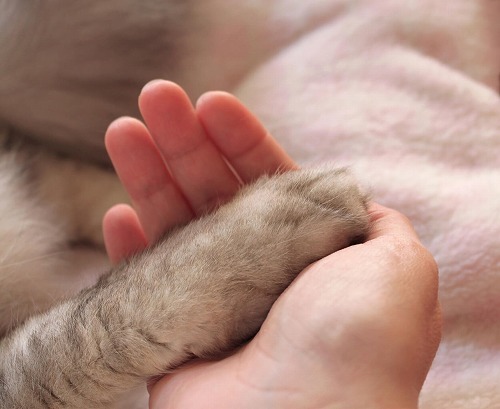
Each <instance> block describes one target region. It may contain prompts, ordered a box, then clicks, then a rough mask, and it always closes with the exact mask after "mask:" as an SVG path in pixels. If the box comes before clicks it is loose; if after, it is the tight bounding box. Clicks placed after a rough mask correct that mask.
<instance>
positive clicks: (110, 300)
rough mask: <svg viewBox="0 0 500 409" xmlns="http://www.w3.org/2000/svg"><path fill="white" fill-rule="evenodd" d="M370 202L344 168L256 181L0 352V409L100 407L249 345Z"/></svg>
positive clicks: (351, 237)
mask: <svg viewBox="0 0 500 409" xmlns="http://www.w3.org/2000/svg"><path fill="white" fill-rule="evenodd" d="M367 230H368V215H367V210H366V197H365V196H364V195H363V194H362V193H361V192H360V191H359V189H358V187H357V186H356V183H355V181H354V180H353V178H352V177H351V176H350V175H349V173H348V172H346V171H345V170H338V169H331V168H320V169H316V170H301V171H293V172H288V173H286V174H283V175H279V176H275V177H272V178H262V179H259V180H258V181H257V182H256V183H255V184H253V185H251V186H249V187H247V188H244V189H242V191H241V193H240V194H238V195H237V196H236V198H235V199H234V200H233V201H232V202H230V203H229V204H227V205H224V206H222V207H221V208H220V209H219V210H217V211H216V212H214V213H213V214H211V215H208V216H206V217H204V218H201V219H199V220H197V221H194V222H193V223H191V224H189V225H188V226H186V227H184V228H180V229H177V230H175V231H173V232H171V233H170V234H169V235H168V236H167V237H166V238H165V239H164V240H163V241H162V242H161V243H160V244H158V245H157V246H155V247H153V248H151V249H149V250H148V251H146V252H145V253H144V254H142V255H140V256H137V257H136V258H134V259H132V260H131V261H130V262H128V263H126V264H122V265H121V266H119V267H117V268H116V269H114V270H113V271H111V272H110V273H109V274H108V275H106V276H105V277H103V278H102V279H101V280H100V281H99V282H98V284H97V285H96V286H94V287H93V288H91V289H89V290H86V291H84V292H82V293H81V294H79V295H78V296H77V297H76V298H74V299H72V300H70V301H67V302H66V303H64V304H62V305H60V306H59V307H56V308H54V309H52V310H51V311H49V312H48V313H46V314H44V315H42V316H39V317H35V318H33V319H31V320H30V321H29V322H28V323H27V324H26V325H25V326H23V327H22V328H20V329H19V330H18V331H16V332H14V333H13V334H12V335H11V336H10V337H9V338H7V339H5V340H4V341H3V342H2V344H1V346H0V348H1V349H0V359H1V361H0V379H1V380H2V382H0V408H2V409H7V408H20V409H24V408H26V409H27V408H30V409H37V408H73V409H79V408H88V407H92V408H102V407H105V406H106V404H107V403H108V402H111V401H112V400H114V399H115V398H116V396H118V394H119V393H121V392H123V391H124V390H127V389H130V388H132V387H134V386H136V385H138V384H140V383H142V382H144V381H145V380H147V379H148V378H151V377H153V376H157V375H160V374H163V373H166V372H168V371H171V370H173V369H174V368H175V367H177V366H178V365H179V364H181V363H182V362H184V361H186V360H188V359H190V358H192V357H202V358H213V357H217V356H220V355H221V353H224V352H227V351H228V350H230V349H231V348H233V347H234V346H236V345H238V344H240V343H241V342H243V341H245V340H248V339H249V338H250V337H252V336H253V335H254V334H255V333H256V331H257V330H258V328H259V327H260V325H261V324H262V322H263V320H264V319H265V316H266V314H267V313H268V311H269V309H270V308H271V306H272V304H273V302H274V301H275V300H276V298H277V297H278V296H279V294H281V292H282V291H283V290H284V289H285V288H286V287H287V286H288V285H289V284H290V282H291V281H292V280H293V279H294V278H295V276H296V275H297V274H298V273H299V272H300V271H301V270H302V269H303V268H304V267H306V266H307V265H308V264H309V263H311V262H313V261H315V260H317V259H319V258H321V257H324V256H326V255H328V254H330V253H331V252H333V251H336V250H338V249H340V248H343V247H346V246H348V245H349V244H351V243H353V242H355V241H358V240H360V239H361V238H362V237H363V236H364V235H365V234H366V232H367Z"/></svg>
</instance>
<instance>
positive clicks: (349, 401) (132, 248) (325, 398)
mask: <svg viewBox="0 0 500 409" xmlns="http://www.w3.org/2000/svg"><path fill="white" fill-rule="evenodd" d="M140 107H141V111H142V114H143V116H144V118H145V120H146V124H147V125H148V128H149V131H148V129H147V128H146V127H145V126H144V125H142V124H141V123H140V122H138V121H136V120H133V119H130V118H122V119H119V120H117V121H116V122H114V123H113V124H112V125H111V126H110V128H109V130H108V133H107V137H106V143H107V147H108V150H109V152H110V155H111V157H112V159H113V162H114V163H115V166H116V168H117V171H118V173H119V175H120V177H121V179H122V181H123V183H124V185H125V187H126V188H127V190H128V191H129V193H130V195H131V197H132V200H133V203H134V205H135V206H136V209H137V210H136V211H135V210H132V208H130V207H125V206H123V205H121V206H118V207H115V208H113V209H111V210H110V212H109V213H108V214H107V216H106V218H105V221H104V231H105V237H106V243H107V248H108V252H109V254H110V257H111V259H112V260H113V261H114V262H117V261H119V260H120V259H123V258H126V257H128V256H129V255H130V254H132V253H134V252H136V251H139V250H142V249H143V248H144V247H146V246H147V244H148V243H152V242H154V241H155V240H156V239H157V238H158V237H160V236H161V234H162V233H163V232H164V231H165V230H166V229H168V228H169V227H172V226H173V225H176V224H181V223H184V222H186V221H189V220H190V218H192V217H194V216H195V215H198V214H200V213H203V212H204V211H206V210H208V209H210V208H211V207H213V206H214V205H215V204H216V200H214V198H219V199H222V200H227V199H229V198H230V197H231V196H232V194H234V192H235V191H236V190H237V189H238V188H239V180H238V178H240V179H241V180H242V181H243V182H247V181H251V180H252V179H254V178H255V177H257V176H259V175H260V174H261V173H265V172H274V171H276V170H277V169H279V168H282V169H284V170H286V169H291V168H294V167H295V165H294V164H293V162H292V161H291V160H290V158H289V157H288V156H287V155H286V154H285V153H284V152H283V151H282V150H281V149H280V148H279V146H278V145H277V144H276V143H275V142H274V141H273V139H272V138H271V137H270V136H269V135H268V134H267V132H266V131H265V130H264V128H263V127H262V125H261V124H260V123H259V122H258V121H257V120H256V118H255V117H253V116H252V115H251V114H250V113H249V112H248V111H247V110H246V109H245V108H244V107H243V106H242V105H241V104H240V103H239V102H238V101H237V100H236V99H235V98H234V97H231V96H229V95H228V94H224V93H209V94H206V95H205V96H204V97H203V98H202V99H201V100H200V101H199V102H198V104H197V106H196V109H193V108H192V107H191V105H190V103H189V100H188V99H187V96H185V94H184V93H183V91H182V90H181V89H180V88H179V87H177V86H175V85H174V84H171V83H167V82H155V83H152V84H150V85H148V86H146V87H145V89H144V91H143V93H142V95H141V98H140ZM130 152H133V155H132V156H131V155H130ZM221 155H223V156H225V158H226V159H227V161H228V162H229V163H230V164H231V166H232V167H233V168H234V169H235V170H236V172H238V175H239V177H237V176H235V175H234V174H233V173H232V172H231V170H230V168H229V167H228V166H227V165H226V162H224V160H223V159H222V157H221ZM212 164H213V166H212ZM167 166H168V169H170V172H168V171H167ZM207 166H210V167H211V169H213V170H212V171H211V172H210V173H207V172H206V168H207ZM138 170H140V172H138ZM371 214H372V219H373V230H372V233H371V236H370V238H369V240H368V241H367V242H366V243H364V244H361V245H358V246H353V247H350V248H348V249H345V250H342V251H340V252H337V253H335V254H333V255H331V256H329V257H327V258H325V259H323V260H321V261H319V262H317V263H315V264H314V265H312V266H311V267H309V268H308V269H306V271H304V272H303V273H302V274H301V275H300V276H299V277H298V278H297V279H296V281H295V282H294V283H293V284H292V286H291V287H290V288H289V289H288V290H287V291H286V292H285V293H284V294H283V295H282V296H281V297H280V298H279V299H278V301H277V302H276V304H275V305H274V307H273V309H272V310H271V312H270V315H269V316H268V318H267V319H266V322H265V323H264V325H263V327H262V329H261V331H260V332H259V334H258V335H257V336H256V337H255V338H254V339H253V340H252V341H251V342H250V343H249V344H248V345H246V346H245V347H243V348H242V349H240V350H239V351H238V352H236V353H235V354H234V355H232V356H231V357H229V358H226V359H224V360H221V361H218V362H203V363H200V362H197V363H192V364H190V365H189V366H187V367H185V368H182V369H180V370H179V371H178V372H176V373H175V374H172V375H169V376H167V377H164V378H163V379H162V380H160V381H159V382H158V383H157V384H155V385H154V386H153V387H152V388H151V401H150V407H151V408H153V409H164V408H166V407H175V408H179V409H182V408H191V407H193V408H194V407H196V408H204V407H207V408H208V407H210V408H212V407H218V408H226V407H227V408H234V407H238V408H245V407H248V408H255V407H263V408H266V407H289V408H297V409H298V408H310V407H315V406H321V405H323V406H335V407H339V408H358V407H359V408H361V407H363V408H366V407H370V408H378V407H383V408H384V409H388V408H389V409H390V408H398V409H401V408H415V407H416V406H417V399H418V393H419V391H420V389H421V387H422V383H423V380H424V379H425V376H426V374H427V371H428V369H429V366H430V363H431V361H432V358H433V356H434V354H435V351H436V349H437V345H438V343H439V334H440V319H439V308H438V304H437V274H436V267H435V264H434V262H433V260H432V257H431V256H430V255H429V254H428V253H427V252H426V251H425V250H424V249H423V248H422V246H421V245H420V243H419V241H418V238H417V237H416V235H415V233H414V231H413V229H412V228H411V226H410V224H409V223H408V221H407V220H406V219H405V218H404V217H403V216H401V215H399V214H398V213H396V212H394V211H392V210H389V209H385V208H382V207H380V206H378V205H375V204H374V205H372V207H371Z"/></svg>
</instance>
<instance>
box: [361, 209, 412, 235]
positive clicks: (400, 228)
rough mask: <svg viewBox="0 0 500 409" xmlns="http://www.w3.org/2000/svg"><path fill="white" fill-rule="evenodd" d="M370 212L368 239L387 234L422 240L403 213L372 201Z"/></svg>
mask: <svg viewBox="0 0 500 409" xmlns="http://www.w3.org/2000/svg"><path fill="white" fill-rule="evenodd" d="M368 214H369V215H370V221H371V227H370V232H369V234H368V238H367V240H368V241H370V240H373V239H376V238H378V237H382V236H387V235H391V236H398V237H407V238H411V239H414V240H415V241H420V239H419V237H418V235H417V232H416V231H415V229H414V228H413V225H412V224H411V222H410V220H409V219H408V218H407V217H406V216H405V215H403V214H402V213H400V212H398V211H396V210H394V209H390V208H388V207H385V206H382V205H380V204H378V203H375V202H371V203H370V204H369V207H368Z"/></svg>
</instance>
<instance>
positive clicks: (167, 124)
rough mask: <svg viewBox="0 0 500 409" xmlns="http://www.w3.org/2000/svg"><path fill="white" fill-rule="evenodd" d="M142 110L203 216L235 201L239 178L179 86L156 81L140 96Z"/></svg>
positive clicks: (170, 165)
mask: <svg viewBox="0 0 500 409" xmlns="http://www.w3.org/2000/svg"><path fill="white" fill-rule="evenodd" d="M139 108H140V110H141V113H142V116H143V117H144V120H145V122H146V124H147V126H148V129H149V131H150V133H151V135H152V137H153V139H154V141H155V143H156V145H157V146H158V149H159V152H160V154H161V155H162V156H163V158H164V160H165V161H166V163H167V165H168V168H169V170H170V172H171V174H172V176H173V177H174V179H175V180H176V182H177V184H178V186H180V187H181V189H182V191H183V194H184V196H185V197H186V199H187V200H188V202H189V204H190V206H191V208H192V209H193V210H194V212H195V213H196V214H197V215H199V214H202V213H205V212H206V211H207V210H210V209H211V208H213V207H215V206H216V205H217V204H219V203H220V202H224V201H226V200H228V199H229V198H231V197H232V196H233V195H234V193H235V192H236V191H237V190H238V189H239V185H240V183H239V181H238V178H237V177H236V176H235V175H234V173H233V172H232V171H231V169H230V168H229V166H228V165H227V164H226V162H225V161H224V159H223V158H222V156H221V155H220V153H219V151H218V150H217V148H216V147H215V146H214V145H213V143H212V142H211V140H210V139H209V138H208V137H207V135H206V133H205V131H204V129H203V127H202V126H201V124H200V123H199V121H198V118H197V116H196V113H195V110H194V108H193V106H192V104H191V102H190V100H189V98H188V96H187V95H186V93H185V92H184V90H183V89H182V88H181V87H179V86H178V85H176V84H174V83H172V82H168V81H163V80H156V81H153V82H150V83H149V84H147V85H146V86H145V87H144V88H143V90H142V92H141V95H140V97H139Z"/></svg>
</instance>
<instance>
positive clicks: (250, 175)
mask: <svg viewBox="0 0 500 409" xmlns="http://www.w3.org/2000/svg"><path fill="white" fill-rule="evenodd" d="M139 108H140V111H141V113H142V116H143V118H144V120H145V123H146V126H145V125H144V124H142V123H141V122H140V121H138V120H136V119H133V118H127V117H124V118H120V119H117V120H116V121H114V122H113V123H112V124H111V125H110V126H109V128H108V130H107V132H106V148H107V150H108V153H109V155H110V157H111V160H112V162H113V164H114V166H115V169H116V171H117V173H118V176H119V177H120V179H121V181H122V183H123V185H124V187H125V189H126V190H127V191H128V193H129V195H130V197H131V200H132V203H133V206H134V208H132V207H130V206H128V205H124V204H121V205H117V206H114V207H113V208H111V209H110V210H109V211H108V212H107V214H106V216H105V217H104V220H103V230H104V240H105V244H106V249H107V252H108V255H109V257H110V259H111V261H112V262H113V263H117V262H119V261H120V260H122V259H126V258H128V257H130V256H131V255H132V254H134V253H137V252H139V251H141V250H144V249H145V248H146V247H147V246H148V245H149V244H151V243H154V242H155V241H156V240H158V238H159V237H161V235H163V234H164V233H165V232H166V231H167V230H168V229H169V228H172V227H174V226H176V225H180V224H184V223H186V222H188V221H189V220H191V219H192V218H193V217H196V216H199V215H201V214H203V213H204V212H207V211H209V210H210V209H212V208H213V207H215V206H216V205H217V204H220V203H223V202H224V201H227V200H229V199H231V197H232V196H233V195H234V194H235V193H236V191H237V190H238V189H239V188H240V185H241V183H248V182H250V181H252V180H254V179H256V178H257V177H259V176H261V175H262V174H264V173H275V172H276V171H278V170H283V171H285V170H289V169H293V168H295V167H296V165H295V164H294V162H293V161H292V159H291V158H290V157H289V156H288V155H287V154H286V153H285V152H284V151H283V150H282V149H281V147H280V146H279V145H278V144H277V143H276V141H275V140H274V139H273V138H272V137H271V136H270V135H269V133H268V132H267V131H266V130H265V128H264V127H263V126H262V124H261V123H260V122H259V121H258V120H257V119H256V118H255V117H254V116H253V115H252V114H251V113H250V112H249V111H248V110H247V109H246V108H245V107H244V106H243V105H242V104H241V103H240V102H239V101H238V100H237V99H236V98H235V97H233V96H232V95H229V94H227V93H223V92H209V93H206V94H204V95H203V96H202V97H201V98H200V99H199V100H198V102H197V104H196V107H195V108H194V107H193V106H192V105H191V102H190V100H189V98H188V96H187V95H186V94H185V92H184V91H183V90H182V89H181V88H180V87H179V86H178V85H176V84H173V83H171V82H168V81H161V80H159V81H152V82H150V83H149V84H147V85H146V86H145V87H144V88H143V90H142V93H141V95H140V97H139ZM228 164H229V165H230V166H228ZM231 168H232V169H231Z"/></svg>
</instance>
